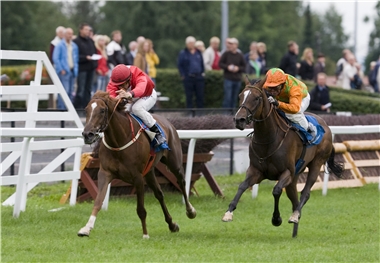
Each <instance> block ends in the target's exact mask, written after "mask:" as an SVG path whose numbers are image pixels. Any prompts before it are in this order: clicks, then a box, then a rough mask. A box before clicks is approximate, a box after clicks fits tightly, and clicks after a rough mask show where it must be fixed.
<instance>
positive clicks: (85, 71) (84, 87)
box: [73, 23, 98, 109]
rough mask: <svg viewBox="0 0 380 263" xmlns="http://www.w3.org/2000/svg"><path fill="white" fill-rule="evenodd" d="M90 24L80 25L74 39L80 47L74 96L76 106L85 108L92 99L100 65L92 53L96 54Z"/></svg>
mask: <svg viewBox="0 0 380 263" xmlns="http://www.w3.org/2000/svg"><path fill="white" fill-rule="evenodd" d="M90 28H91V27H90V26H89V25H88V24H86V23H83V24H81V25H80V27H79V34H78V36H77V37H76V38H75V39H74V40H73V41H74V42H75V44H77V46H78V49H79V73H78V78H77V84H78V85H77V86H78V87H77V92H76V94H75V98H74V107H75V108H76V109H84V108H85V107H86V106H87V104H88V102H89V101H90V99H91V86H92V82H93V79H94V75H95V69H96V68H97V67H98V61H97V60H94V59H93V57H92V55H94V54H96V53H97V51H96V47H95V44H94V41H93V40H92V39H91V38H90V37H89V35H90Z"/></svg>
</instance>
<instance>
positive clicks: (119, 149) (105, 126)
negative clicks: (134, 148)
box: [94, 98, 143, 152]
mask: <svg viewBox="0 0 380 263" xmlns="http://www.w3.org/2000/svg"><path fill="white" fill-rule="evenodd" d="M94 99H100V100H102V101H103V102H104V103H105V104H106V106H107V108H106V109H107V111H108V104H107V102H106V101H105V100H104V99H103V98H94ZM122 100H123V99H119V100H118V101H117V102H116V104H115V107H114V108H113V110H112V113H111V116H110V117H109V118H107V119H108V120H106V117H105V118H104V120H106V121H103V123H106V124H105V125H102V126H101V127H100V128H99V131H98V132H104V131H105V130H106V129H107V127H108V125H109V123H110V121H111V119H112V116H113V114H114V113H115V111H116V108H117V106H118V105H119V103H120V102H121V101H122ZM105 116H107V114H105ZM128 119H129V123H130V127H131V131H132V137H133V139H132V140H131V141H129V142H128V143H127V144H125V145H124V146H122V147H116V148H115V147H112V146H110V145H108V143H107V142H106V139H105V136H104V135H103V138H102V142H103V144H104V146H106V148H107V149H109V150H111V151H117V152H118V151H122V150H124V149H126V148H128V147H129V146H131V145H132V144H133V143H134V142H135V141H137V139H138V138H139V137H140V135H141V133H142V132H143V129H142V128H140V130H139V131H138V132H137V134H136V135H135V131H134V127H133V123H132V119H131V117H130V116H129V114H128ZM103 126H104V127H103Z"/></svg>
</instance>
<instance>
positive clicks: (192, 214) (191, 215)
mask: <svg viewBox="0 0 380 263" xmlns="http://www.w3.org/2000/svg"><path fill="white" fill-rule="evenodd" d="M186 215H187V217H188V218H190V219H194V218H195V217H196V216H197V211H196V210H195V209H194V208H192V209H191V210H190V211H186Z"/></svg>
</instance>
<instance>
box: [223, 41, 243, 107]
mask: <svg viewBox="0 0 380 263" xmlns="http://www.w3.org/2000/svg"><path fill="white" fill-rule="evenodd" d="M238 44H239V41H238V40H237V39H236V38H230V41H229V47H230V50H229V51H226V52H224V53H223V55H222V57H221V58H220V61H219V67H220V68H222V69H223V77H224V99H223V108H235V106H236V100H237V98H238V95H239V91H240V88H241V74H242V73H243V72H244V70H245V65H246V63H245V59H244V56H243V55H242V54H241V53H239V52H238Z"/></svg>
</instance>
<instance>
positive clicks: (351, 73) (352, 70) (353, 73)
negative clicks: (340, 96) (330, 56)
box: [342, 53, 359, 89]
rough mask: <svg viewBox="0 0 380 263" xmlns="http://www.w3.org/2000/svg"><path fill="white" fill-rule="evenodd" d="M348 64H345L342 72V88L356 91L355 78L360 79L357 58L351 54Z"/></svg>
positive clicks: (348, 57)
mask: <svg viewBox="0 0 380 263" xmlns="http://www.w3.org/2000/svg"><path fill="white" fill-rule="evenodd" d="M346 58H347V63H345V65H344V67H343V72H342V87H343V88H344V89H356V88H357V83H355V78H356V79H357V78H358V73H359V72H358V69H357V67H356V64H355V56H354V55H353V54H352V53H349V54H348V55H347V56H346Z"/></svg>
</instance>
